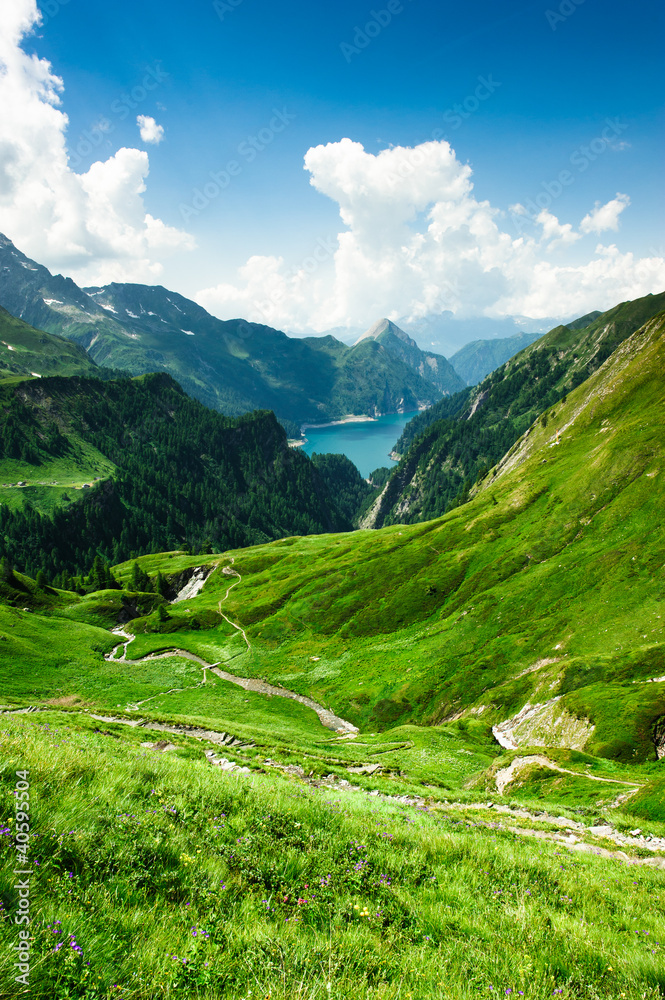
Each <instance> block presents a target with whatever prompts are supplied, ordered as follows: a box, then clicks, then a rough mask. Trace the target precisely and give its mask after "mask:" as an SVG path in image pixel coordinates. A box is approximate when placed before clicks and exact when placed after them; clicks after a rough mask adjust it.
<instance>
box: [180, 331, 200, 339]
mask: <svg viewBox="0 0 665 1000" xmlns="http://www.w3.org/2000/svg"><path fill="white" fill-rule="evenodd" d="M180 332H181V333H186V334H187V336H188V337H195V336H196V334H195V333H192V331H191V330H181V331H180Z"/></svg>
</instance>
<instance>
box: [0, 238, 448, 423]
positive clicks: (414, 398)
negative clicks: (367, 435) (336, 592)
mask: <svg viewBox="0 0 665 1000" xmlns="http://www.w3.org/2000/svg"><path fill="white" fill-rule="evenodd" d="M0 304H2V305H3V306H4V307H5V308H6V309H7V310H8V311H9V312H10V313H12V314H13V315H14V316H16V317H20V318H21V319H22V320H24V321H25V322H26V323H28V324H30V325H31V326H33V327H36V328H37V329H39V330H44V331H46V332H47V333H51V334H57V335H58V336H61V337H64V338H66V339H68V340H70V341H73V342H74V343H76V344H78V345H79V346H80V347H82V348H84V349H85V350H86V351H87V352H88V354H89V356H90V357H91V359H92V360H93V361H94V362H95V363H96V364H98V365H103V366H107V367H112V368H115V369H122V370H124V371H126V372H128V373H130V374H132V375H140V374H145V373H147V372H155V371H162V372H168V373H169V374H171V375H172V376H173V377H174V378H175V379H177V380H178V382H179V383H180V384H181V385H182V387H183V388H184V389H185V391H186V392H187V393H189V394H190V395H191V396H193V397H194V398H196V399H199V400H200V401H201V402H203V403H205V404H206V405H207V406H210V407H212V408H214V409H218V410H220V411H222V412H224V413H226V414H229V415H237V414H240V413H245V412H248V411H250V410H253V409H271V410H273V411H274V412H275V413H276V414H277V417H278V418H279V419H280V420H281V421H282V422H283V423H284V424H285V426H287V428H288V430H289V432H290V433H291V434H293V435H294V436H295V435H298V434H299V426H300V424H302V423H304V422H308V423H323V422H327V421H330V420H337V419H340V418H342V417H344V416H346V415H348V414H357V415H363V414H366V415H368V416H375V415H379V414H382V413H394V412H398V411H400V410H401V411H407V412H408V411H409V410H416V409H419V408H423V407H427V406H429V405H431V404H432V403H433V402H436V400H438V399H440V398H441V396H442V395H444V394H447V393H448V394H449V393H453V392H455V391H457V389H459V388H460V385H461V383H460V379H459V376H458V375H457V374H456V373H455V371H454V370H453V369H452V368H451V367H450V366H449V365H448V364H447V362H446V361H445V359H444V358H439V357H437V356H435V355H429V354H428V355H423V357H422V358H421V357H420V356H419V355H418V353H417V352H418V348H417V347H416V346H415V345H413V346H412V347H411V349H410V350H409V352H408V354H409V360H408V361H407V360H405V357H404V350H403V349H402V345H401V342H399V341H396V340H395V338H386V342H385V343H384V342H383V341H381V340H380V339H379V340H377V339H374V338H369V339H365V340H363V341H362V342H361V343H358V344H357V345H355V346H353V347H348V346H347V345H345V344H342V343H341V342H340V341H338V340H336V339H335V338H333V337H308V338H301V339H296V338H291V337H287V336H286V334H284V333H281V332H280V331H278V330H273V329H272V328H270V327H267V326H263V325H261V324H257V323H247V322H246V321H244V320H240V319H239V320H228V321H222V320H218V319H216V318H215V317H214V316H211V315H210V313H208V312H206V310H205V309H203V308H202V307H201V306H199V305H197V304H196V303H195V302H192V301H191V300H189V299H186V298H184V297H183V296H181V295H179V294H177V293H176V292H170V291H168V290H167V289H165V288H162V287H161V286H147V285H137V284H119V283H111V284H109V285H106V286H104V287H97V288H87V289H82V288H79V287H78V286H77V285H76V284H75V283H74V282H73V281H72V280H71V278H64V277H63V276H62V275H55V276H54V275H52V274H51V273H50V272H49V271H48V270H47V269H46V268H45V267H43V266H41V265H40V264H37V263H36V262H35V261H32V260H30V259H29V258H27V257H26V256H25V255H24V254H22V253H21V252H20V251H19V250H17V248H16V247H15V246H14V245H13V243H12V242H11V241H10V240H8V239H7V238H6V237H0ZM397 343H400V349H399V350H398V351H397V352H396V353H395V352H394V351H393V350H392V348H393V347H396V346H397ZM430 376H431V377H430Z"/></svg>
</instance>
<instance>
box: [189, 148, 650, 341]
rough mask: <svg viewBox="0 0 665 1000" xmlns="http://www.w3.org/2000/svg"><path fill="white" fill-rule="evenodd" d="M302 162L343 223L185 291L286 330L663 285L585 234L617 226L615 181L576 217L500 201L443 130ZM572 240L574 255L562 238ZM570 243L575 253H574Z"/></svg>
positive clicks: (578, 308) (559, 307) (513, 307)
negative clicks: (311, 253)
mask: <svg viewBox="0 0 665 1000" xmlns="http://www.w3.org/2000/svg"><path fill="white" fill-rule="evenodd" d="M305 170H307V171H308V172H309V174H310V183H311V184H312V186H313V187H314V188H316V190H317V191H319V192H320V193H321V194H323V195H325V196H326V197H328V198H331V199H332V200H333V201H335V202H336V203H337V205H338V206H339V214H340V218H341V220H342V223H343V224H344V226H345V229H344V230H342V231H341V232H339V233H338V234H337V237H336V239H335V241H334V242H335V244H336V245H335V246H334V248H333V249H331V251H330V252H329V254H328V256H327V257H326V258H324V259H323V260H321V261H317V260H315V259H314V257H312V258H307V259H306V260H305V261H303V262H302V264H301V265H300V266H297V267H295V268H294V267H290V268H289V267H287V265H286V263H285V262H284V261H283V260H282V259H281V258H276V257H257V256H255V257H252V258H251V259H250V260H249V261H248V262H247V264H246V265H245V266H244V267H243V268H241V269H240V270H239V272H238V275H237V280H236V281H235V282H225V283H223V284H220V285H217V286H216V287H213V288H207V289H204V290H202V291H201V292H200V293H199V294H198V296H197V298H198V301H199V302H201V304H202V305H204V306H205V307H206V308H208V309H210V310H211V311H212V312H214V313H216V314H217V315H219V316H222V317H225V318H226V317H230V316H231V315H233V316H237V315H243V316H246V317H247V318H248V319H253V320H256V321H258V322H265V323H270V324H271V325H275V326H281V327H282V328H286V329H291V330H302V329H306V328H311V329H315V330H324V329H330V328H331V327H335V326H344V325H350V326H357V325H363V324H369V323H370V322H372V321H373V320H374V319H376V318H377V317H378V316H389V317H390V318H392V319H398V318H400V317H409V318H418V317H422V316H426V315H430V314H437V313H440V312H442V311H444V310H451V311H453V312H455V313H457V314H458V315H464V316H469V315H485V316H490V317H502V316H510V315H522V316H529V317H531V318H533V319H541V318H546V317H549V316H552V315H553V314H557V315H559V316H573V315H582V314H584V313H585V312H588V311H589V310H591V309H602V308H609V307H610V306H612V305H614V304H615V303H617V302H619V301H621V300H622V299H628V298H636V297H638V296H640V295H646V294H647V293H649V292H654V291H660V290H662V289H663V288H665V259H663V258H662V257H656V256H654V257H650V258H645V259H641V260H640V259H635V258H634V256H633V255H632V254H631V253H622V252H620V251H619V250H618V249H617V247H616V246H615V245H613V244H612V245H609V246H605V245H603V244H597V245H594V246H591V245H589V246H588V249H587V251H586V259H584V257H583V255H582V254H581V250H582V246H583V244H582V241H583V240H584V238H585V237H586V236H588V235H589V234H596V236H597V235H598V234H600V233H602V232H604V231H606V230H615V231H616V230H617V229H618V225H619V216H620V214H621V212H623V211H624V209H625V208H626V207H627V206H628V205H629V204H630V199H629V197H628V196H627V195H625V194H617V196H616V198H614V199H613V200H612V201H610V202H608V203H607V204H605V205H600V204H597V205H596V206H595V208H594V209H593V210H592V211H591V212H590V213H589V214H588V215H587V216H585V218H584V219H583V220H581V222H580V225H579V227H578V228H577V229H576V228H575V227H574V226H573V225H572V223H561V222H560V221H559V219H558V218H557V216H556V215H555V214H554V213H553V212H552V211H550V208H551V206H550V207H548V208H543V209H541V210H540V211H539V212H538V213H537V214H533V213H532V212H530V211H529V210H528V209H527V208H525V207H524V206H522V205H513V206H511V209H510V212H503V211H501V210H500V209H498V208H496V207H493V206H492V205H490V203H489V202H488V201H483V200H480V199H479V198H477V196H476V195H475V193H474V186H473V183H472V179H471V178H472V171H471V168H470V167H469V166H468V165H466V164H463V163H461V162H460V161H459V160H458V158H457V156H456V153H455V151H454V150H453V149H452V148H451V146H450V145H449V144H448V143H447V142H445V141H430V142H425V143H423V144H421V145H418V146H415V147H414V148H406V147H401V146H397V147H393V148H391V149H386V150H383V151H381V152H380V153H378V154H376V155H374V154H371V153H368V152H366V150H365V149H364V147H363V146H362V145H361V144H360V143H359V142H353V141H352V140H351V139H342V140H340V141H339V142H331V143H328V144H327V145H320V146H316V147H314V148H312V149H309V150H308V152H307V154H306V156H305ZM573 245H576V251H575V253H576V259H575V260H573V259H572V257H571V256H570V249H571V248H572V246H573ZM580 256H582V257H583V259H581V260H580Z"/></svg>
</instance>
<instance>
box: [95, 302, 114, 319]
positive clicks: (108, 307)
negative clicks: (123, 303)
mask: <svg viewBox="0 0 665 1000" xmlns="http://www.w3.org/2000/svg"><path fill="white" fill-rule="evenodd" d="M99 304H100V306H101V307H102V309H106V311H107V312H110V313H115V314H116V316H117V315H118V310H117V309H114V308H113V306H105V305H104V303H103V302H100V303H99Z"/></svg>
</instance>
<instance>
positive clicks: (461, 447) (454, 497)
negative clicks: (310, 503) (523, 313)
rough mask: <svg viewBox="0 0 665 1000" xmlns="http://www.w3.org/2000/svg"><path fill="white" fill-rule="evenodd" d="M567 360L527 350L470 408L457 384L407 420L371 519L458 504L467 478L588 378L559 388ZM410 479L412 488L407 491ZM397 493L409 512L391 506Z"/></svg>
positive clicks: (488, 382) (436, 513)
mask: <svg viewBox="0 0 665 1000" xmlns="http://www.w3.org/2000/svg"><path fill="white" fill-rule="evenodd" d="M571 361H572V358H566V359H564V360H561V359H559V356H558V353H557V351H556V349H555V348H554V347H552V348H544V349H541V350H538V351H534V352H532V353H530V354H529V355H527V356H526V358H525V359H524V360H523V361H522V362H521V363H520V364H518V365H513V366H511V365H509V364H506V365H502V366H501V367H500V368H498V369H497V370H496V371H495V372H493V373H492V374H491V375H489V376H488V377H487V378H486V379H485V381H484V382H483V383H482V386H481V387H480V392H481V396H480V403H479V405H478V407H477V409H476V410H475V412H471V410H470V407H469V401H470V397H471V394H472V392H473V390H471V389H465V390H464V391H462V392H460V393H457V394H456V395H455V396H452V397H450V398H448V399H444V400H441V402H439V403H437V404H436V405H435V406H433V407H431V409H430V410H428V411H426V412H425V413H423V414H419V415H418V416H417V417H414V419H413V420H412V421H410V422H409V423H408V424H407V426H406V427H405V429H404V432H403V434H402V437H401V438H400V439H399V441H398V442H397V445H396V450H397V451H398V452H399V453H400V454H402V456H403V458H402V460H401V462H400V464H399V466H398V468H397V470H396V471H395V473H394V474H393V477H392V479H391V480H390V482H389V485H388V489H387V491H386V493H385V494H384V497H383V499H382V504H381V506H382V512H383V514H382V517H381V519H380V521H379V523H380V524H394V523H397V522H400V523H415V522H417V521H426V520H430V519H431V518H435V517H440V516H441V515H442V514H445V512H446V511H447V510H450V509H452V508H453V507H456V506H459V505H460V504H462V503H465V502H466V500H467V499H468V495H469V490H470V489H471V487H472V485H473V484H474V482H476V481H478V480H479V479H482V478H483V477H484V476H486V475H487V473H488V472H489V471H490V469H491V468H492V467H493V466H494V465H496V463H497V462H498V461H499V460H500V459H501V458H502V457H503V456H504V455H505V454H506V452H507V451H509V450H510V448H511V447H512V446H513V444H514V443H515V441H517V440H518V438H520V437H521V435H522V434H524V432H525V431H526V430H527V429H528V428H529V427H530V426H531V424H532V423H533V422H534V420H535V419H536V418H537V417H538V414H540V413H542V412H543V411H548V410H549V409H550V408H551V407H552V406H553V405H554V404H555V403H557V402H558V401H559V400H560V399H561V398H562V397H563V396H564V395H565V394H566V393H567V391H568V389H569V388H571V387H572V386H574V385H576V384H579V382H581V381H583V380H584V379H585V378H586V377H588V374H589V371H588V370H587V369H585V370H584V372H583V373H582V374H581V375H578V376H577V378H575V379H569V380H568V381H567V382H566V384H565V387H563V383H564V381H565V380H566V376H567V374H568V372H569V370H570V366H571ZM599 364H600V361H599V360H597V361H596V362H595V366H594V367H598V365H599ZM414 477H417V480H418V491H417V493H416V491H415V490H411V491H410V484H411V483H412V481H413V480H414ZM405 491H406V492H407V493H408V492H410V495H409V510H408V512H407V513H404V512H403V511H402V510H400V512H399V513H398V512H397V511H396V510H395V509H394V508H395V507H396V506H397V505H399V502H400V498H401V497H402V496H403V495H404V493H405Z"/></svg>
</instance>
